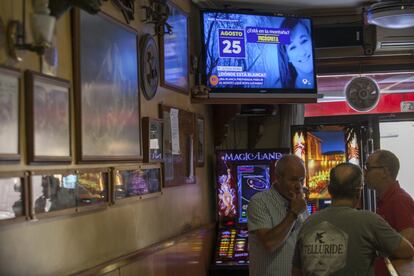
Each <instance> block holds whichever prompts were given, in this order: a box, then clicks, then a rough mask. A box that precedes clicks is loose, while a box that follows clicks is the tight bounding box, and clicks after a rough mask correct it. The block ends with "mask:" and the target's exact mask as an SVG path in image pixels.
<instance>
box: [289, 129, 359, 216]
mask: <svg viewBox="0 0 414 276" xmlns="http://www.w3.org/2000/svg"><path fill="white" fill-rule="evenodd" d="M334 129H335V130H332V128H331V129H330V130H324V129H323V128H318V129H315V130H305V131H296V132H294V133H293V151H294V153H295V154H296V155H297V156H299V157H301V158H302V160H303V161H304V162H305V166H306V173H307V176H306V183H305V186H306V187H307V188H308V191H309V201H308V211H309V213H311V214H312V213H314V212H316V211H317V210H320V209H323V208H326V207H327V206H329V205H331V203H332V202H331V196H330V195H329V192H328V184H329V173H330V170H331V169H332V168H333V167H335V166H336V165H338V164H340V163H343V162H347V161H348V162H351V163H354V164H358V165H359V146H358V139H357V135H356V132H355V130H354V129H353V128H345V127H337V128H334Z"/></svg>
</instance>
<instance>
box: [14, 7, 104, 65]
mask: <svg viewBox="0 0 414 276" xmlns="http://www.w3.org/2000/svg"><path fill="white" fill-rule="evenodd" d="M101 5H102V3H101V0H32V6H33V13H32V15H31V30H32V35H33V42H32V43H27V42H26V30H25V28H26V27H25V26H26V1H25V0H22V22H20V21H18V20H12V21H10V22H9V23H8V26H7V46H8V51H9V55H10V56H11V57H12V58H13V59H15V60H16V61H21V60H22V58H21V57H20V56H19V55H18V50H28V51H32V52H36V53H37V54H38V55H43V54H44V51H45V49H46V48H48V47H51V46H52V42H51V41H52V37H53V32H54V30H55V24H56V20H57V19H58V18H59V17H60V16H61V15H63V14H64V13H65V12H66V11H67V10H69V9H70V8H72V6H78V7H79V8H81V9H83V10H85V11H86V12H88V13H90V14H96V13H97V12H99V11H100V6H101Z"/></svg>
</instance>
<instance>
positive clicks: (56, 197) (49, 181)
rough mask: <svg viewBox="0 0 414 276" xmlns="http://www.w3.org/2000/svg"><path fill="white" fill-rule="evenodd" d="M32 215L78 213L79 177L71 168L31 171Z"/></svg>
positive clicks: (35, 217) (38, 217)
mask: <svg viewBox="0 0 414 276" xmlns="http://www.w3.org/2000/svg"><path fill="white" fill-rule="evenodd" d="M28 178H29V190H30V198H29V199H30V200H29V202H30V204H29V206H30V207H29V210H30V217H31V219H43V218H50V217H56V216H64V215H71V214H75V213H76V207H77V204H76V198H77V194H78V192H77V180H76V179H77V177H76V171H75V170H74V169H70V170H65V169H61V170H35V171H31V172H30V176H29V177H28Z"/></svg>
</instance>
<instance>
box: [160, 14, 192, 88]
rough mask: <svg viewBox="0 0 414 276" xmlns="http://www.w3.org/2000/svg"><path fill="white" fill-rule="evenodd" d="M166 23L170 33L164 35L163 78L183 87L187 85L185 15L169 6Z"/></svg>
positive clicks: (169, 82)
mask: <svg viewBox="0 0 414 276" xmlns="http://www.w3.org/2000/svg"><path fill="white" fill-rule="evenodd" d="M167 23H168V24H170V25H171V26H172V27H173V32H172V33H171V34H165V35H164V62H165V66H164V79H165V82H166V83H167V84H170V85H174V86H177V87H180V88H183V89H186V88H187V87H188V78H187V75H188V56H187V53H188V49H187V39H188V37H187V16H186V15H185V14H184V13H182V12H180V11H179V10H178V9H177V8H175V7H171V13H170V15H169V16H168V21H167Z"/></svg>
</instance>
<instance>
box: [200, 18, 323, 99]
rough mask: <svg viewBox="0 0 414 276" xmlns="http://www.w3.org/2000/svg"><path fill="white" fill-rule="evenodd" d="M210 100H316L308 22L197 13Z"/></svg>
mask: <svg viewBox="0 0 414 276" xmlns="http://www.w3.org/2000/svg"><path fill="white" fill-rule="evenodd" d="M201 21H202V39H203V54H204V64H205V68H204V77H205V83H204V84H206V85H207V87H209V88H210V89H211V92H210V97H223V98H226V97H246V96H247V97H249V95H250V96H253V97H257V96H258V95H263V96H264V97H269V98H273V97H276V98H278V97H281V98H284V97H288V98H295V97H298V98H306V97H310V98H312V97H316V91H317V89H316V88H317V86H316V76H315V65H314V50H313V40H312V21H311V19H310V18H304V17H291V16H279V15H277V16H276V15H266V14H247V13H241V12H227V11H209V10H205V11H202V13H201Z"/></svg>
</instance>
